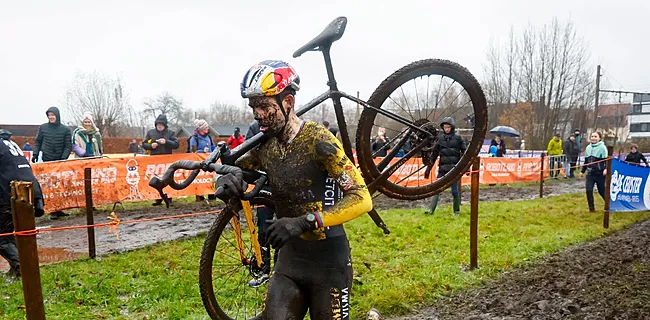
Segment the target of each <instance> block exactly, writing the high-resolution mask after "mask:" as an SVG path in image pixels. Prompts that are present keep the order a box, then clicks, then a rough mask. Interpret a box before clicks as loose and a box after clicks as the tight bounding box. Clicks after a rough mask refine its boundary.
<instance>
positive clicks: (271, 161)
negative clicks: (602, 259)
mask: <svg viewBox="0 0 650 320" xmlns="http://www.w3.org/2000/svg"><path fill="white" fill-rule="evenodd" d="M236 165H238V166H240V167H241V168H244V169H251V170H252V169H259V170H263V171H265V172H266V173H267V175H268V178H269V185H270V186H271V189H272V190H273V201H274V203H275V208H276V210H275V211H276V215H277V217H278V218H283V217H298V216H301V215H305V214H307V213H308V212H315V213H317V222H318V225H319V227H320V228H318V229H316V230H314V231H309V232H306V233H304V234H302V235H301V238H303V239H307V240H320V239H325V238H327V237H334V236H337V235H342V234H344V231H343V226H342V223H344V222H347V221H350V220H352V219H354V218H356V217H358V216H360V215H362V214H364V213H367V212H368V211H370V210H371V209H372V199H371V197H370V193H369V192H368V188H367V187H366V184H365V182H364V180H363V178H362V176H361V173H360V172H359V171H358V170H357V168H356V167H355V166H354V165H353V163H352V161H351V160H350V159H348V157H347V156H346V155H345V152H344V151H343V147H342V145H341V143H340V142H339V140H338V139H336V137H334V135H332V133H331V132H330V131H329V130H327V129H326V128H325V127H323V126H321V125H319V124H317V123H315V122H304V121H303V122H302V123H301V127H300V131H299V132H298V133H297V134H296V136H295V137H294V138H293V140H291V141H289V142H287V143H283V142H279V141H278V140H277V139H273V138H272V139H268V140H267V141H266V142H264V143H263V144H262V145H260V146H259V147H258V148H256V149H254V150H251V151H249V152H248V153H247V154H245V155H244V156H242V157H241V158H240V159H238V160H237V162H236Z"/></svg>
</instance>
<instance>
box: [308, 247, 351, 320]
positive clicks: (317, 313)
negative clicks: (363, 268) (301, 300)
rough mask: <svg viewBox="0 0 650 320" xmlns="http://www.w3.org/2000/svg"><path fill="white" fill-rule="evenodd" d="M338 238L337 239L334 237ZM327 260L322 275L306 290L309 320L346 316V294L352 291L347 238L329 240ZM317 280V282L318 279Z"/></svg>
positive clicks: (344, 319)
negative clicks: (329, 251) (329, 256)
mask: <svg viewBox="0 0 650 320" xmlns="http://www.w3.org/2000/svg"><path fill="white" fill-rule="evenodd" d="M337 238H338V237H337ZM333 242H334V243H335V244H334V245H333V246H332V255H331V260H330V261H329V263H328V265H327V267H326V268H325V270H326V272H322V270H323V269H321V270H319V271H321V273H320V274H319V275H318V276H317V277H316V278H315V281H314V282H312V283H311V286H310V290H309V316H310V318H311V319H312V320H329V319H341V320H348V319H351V317H350V291H351V288H352V261H351V260H350V247H349V245H348V242H347V239H345V238H344V237H340V239H336V240H334V241H333ZM319 278H320V279H319Z"/></svg>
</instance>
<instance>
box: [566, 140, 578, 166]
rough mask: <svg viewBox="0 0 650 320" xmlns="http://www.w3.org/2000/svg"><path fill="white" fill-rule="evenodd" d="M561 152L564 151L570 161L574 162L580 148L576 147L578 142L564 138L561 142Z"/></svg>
mask: <svg viewBox="0 0 650 320" xmlns="http://www.w3.org/2000/svg"><path fill="white" fill-rule="evenodd" d="M562 153H564V154H565V155H566V156H567V157H569V159H570V160H571V161H572V162H575V161H576V160H577V159H578V155H579V154H580V149H578V142H577V141H575V140H573V141H571V139H566V140H565V141H564V142H563V143H562Z"/></svg>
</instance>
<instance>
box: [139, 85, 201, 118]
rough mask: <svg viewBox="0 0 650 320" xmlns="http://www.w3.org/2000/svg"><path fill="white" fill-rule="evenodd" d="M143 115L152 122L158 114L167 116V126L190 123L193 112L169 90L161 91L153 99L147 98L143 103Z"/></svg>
mask: <svg viewBox="0 0 650 320" xmlns="http://www.w3.org/2000/svg"><path fill="white" fill-rule="evenodd" d="M143 104H144V110H143V115H144V117H145V118H146V119H147V120H149V121H148V122H149V123H153V122H154V120H151V119H156V118H157V117H158V116H159V115H161V114H164V115H165V116H167V122H168V125H169V126H182V125H189V124H191V120H193V119H194V117H193V113H192V112H191V111H189V110H187V109H186V108H185V107H184V106H183V100H182V99H180V98H177V97H174V95H172V94H171V93H169V92H163V93H162V94H160V95H159V96H158V97H156V98H155V99H147V100H146V101H145V102H144V103H143Z"/></svg>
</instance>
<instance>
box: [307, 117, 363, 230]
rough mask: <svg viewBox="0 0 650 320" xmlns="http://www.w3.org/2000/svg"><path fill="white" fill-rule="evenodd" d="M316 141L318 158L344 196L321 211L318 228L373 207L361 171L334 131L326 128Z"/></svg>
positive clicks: (341, 220)
mask: <svg viewBox="0 0 650 320" xmlns="http://www.w3.org/2000/svg"><path fill="white" fill-rule="evenodd" d="M321 136H322V138H321V139H318V140H319V142H317V143H316V146H315V148H316V150H315V151H316V152H315V154H316V161H317V162H318V163H319V164H320V165H321V166H322V167H323V168H324V169H325V170H327V172H328V173H329V176H330V177H332V178H333V179H334V180H335V181H336V183H337V184H338V185H339V187H340V188H341V190H343V198H342V199H341V200H340V201H338V202H337V203H336V204H335V205H334V206H332V207H331V208H330V209H328V210H327V211H324V212H320V213H319V214H320V218H321V219H317V220H318V221H317V222H318V224H319V227H331V226H335V225H339V224H342V223H345V222H347V221H350V220H352V219H354V218H356V217H358V216H360V215H362V214H364V213H368V212H369V211H370V210H372V198H371V197H370V193H369V192H368V188H367V187H366V183H365V181H364V180H363V177H362V176H361V173H360V172H359V170H357V168H356V167H355V166H354V164H352V161H350V159H348V157H347V156H346V155H345V152H344V151H343V146H342V145H341V142H339V140H338V139H336V137H334V135H332V133H330V132H329V131H327V130H326V129H324V128H323V130H322V134H321Z"/></svg>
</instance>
